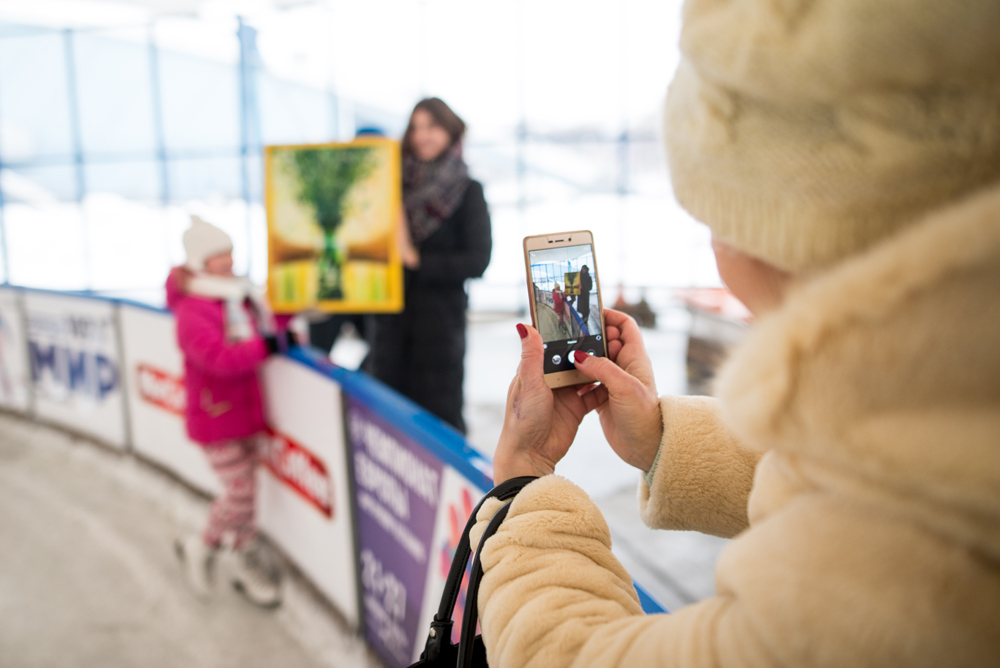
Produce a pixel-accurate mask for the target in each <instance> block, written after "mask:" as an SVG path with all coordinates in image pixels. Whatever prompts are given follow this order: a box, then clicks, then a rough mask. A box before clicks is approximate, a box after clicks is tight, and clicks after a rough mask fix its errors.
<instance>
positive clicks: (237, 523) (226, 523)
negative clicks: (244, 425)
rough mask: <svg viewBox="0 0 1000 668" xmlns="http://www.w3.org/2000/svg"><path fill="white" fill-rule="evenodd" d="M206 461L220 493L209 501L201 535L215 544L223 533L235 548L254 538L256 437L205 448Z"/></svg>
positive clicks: (208, 541)
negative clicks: (220, 489)
mask: <svg viewBox="0 0 1000 668" xmlns="http://www.w3.org/2000/svg"><path fill="white" fill-rule="evenodd" d="M204 450H205V454H206V455H207V456H208V463H209V464H211V466H212V469H213V470H214V471H215V473H216V475H218V476H219V481H220V482H221V483H222V494H221V495H220V496H219V497H218V498H217V499H216V500H215V501H214V502H213V503H212V509H211V510H210V511H209V514H208V526H206V527H205V532H204V533H203V534H202V537H203V538H204V540H205V544H206V545H210V546H211V547H219V545H220V544H221V543H222V539H223V537H224V536H225V535H226V534H227V533H231V534H233V547H234V548H235V549H239V548H241V547H243V546H244V545H247V544H248V543H251V542H253V540H254V539H255V538H256V537H257V527H256V526H255V525H254V521H253V514H254V501H255V498H256V492H257V483H256V471H257V439H256V438H254V437H252V436H251V437H249V438H244V439H240V440H237V441H228V442H226V443H225V444H224V445H218V446H212V447H206V448H205V449H204Z"/></svg>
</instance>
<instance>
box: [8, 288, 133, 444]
mask: <svg viewBox="0 0 1000 668" xmlns="http://www.w3.org/2000/svg"><path fill="white" fill-rule="evenodd" d="M24 305H25V314H26V318H27V324H28V328H27V329H28V358H29V363H30V367H31V378H32V382H33V383H34V389H35V412H36V414H37V415H38V416H39V417H41V418H44V419H46V420H51V421H52V422H55V423H58V424H61V425H63V426H65V427H68V428H70V429H73V430H75V431H78V432H81V433H84V434H87V435H89V436H93V437H95V438H97V439H99V440H101V441H103V442H105V443H107V444H109V445H113V446H116V447H119V448H123V449H124V448H125V446H126V443H127V440H126V439H127V435H126V430H125V405H124V404H125V400H124V396H123V393H122V370H121V369H120V367H119V361H118V332H117V329H116V327H115V305H114V304H112V303H111V302H106V301H100V300H97V299H88V298H86V297H75V296H63V295H54V294H45V293H41V292H31V291H29V292H26V293H25V294H24Z"/></svg>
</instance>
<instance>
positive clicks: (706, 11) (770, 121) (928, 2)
mask: <svg viewBox="0 0 1000 668" xmlns="http://www.w3.org/2000/svg"><path fill="white" fill-rule="evenodd" d="M684 14H685V15H684V28H683V31H682V34H681V50H682V52H683V60H682V62H681V65H680V67H679V68H678V71H677V74H676V77H675V79H674V81H673V83H672V84H671V86H670V91H669V93H668V96H667V104H666V110H665V137H666V145H667V154H668V160H669V164H670V171H671V179H672V181H673V185H674V192H675V194H676V196H677V199H678V201H679V202H680V203H681V205H682V206H684V207H685V208H686V209H687V210H688V211H690V212H691V214H692V215H693V216H694V217H695V218H697V219H698V220H701V221H702V222H704V223H705V224H707V225H708V226H709V227H710V228H711V229H712V232H713V235H715V236H716V237H717V238H718V239H720V240H721V241H724V242H726V243H728V244H730V245H731V246H734V247H736V248H738V249H740V250H742V251H744V252H746V253H748V254H750V255H753V256H755V257H758V258H760V259H763V260H765V261H767V262H769V263H771V264H774V265H775V266H777V267H779V268H781V269H785V270H788V271H793V272H800V271H812V270H817V269H822V268H824V267H827V266H830V265H833V264H835V263H837V262H839V261H840V260H842V259H844V258H846V257H848V256H850V255H852V254H854V253H857V252H859V251H861V250H863V249H865V248H867V247H869V246H871V245H872V244H874V243H875V242H877V241H878V240H880V239H882V238H884V237H887V236H889V235H891V234H893V233H894V232H895V231H897V230H899V229H900V228H902V227H905V226H907V225H910V224H911V223H914V222H916V221H917V220H918V219H920V218H921V217H922V215H923V214H925V213H927V212H929V211H930V210H932V209H935V208H937V207H940V206H942V205H945V204H947V203H949V202H951V201H952V200H956V199H958V198H960V197H961V196H963V195H965V194H968V193H971V192H972V191H974V190H977V189H979V188H981V187H983V186H986V185H988V184H990V183H992V182H996V181H998V180H1000V37H998V31H1000V2H986V1H976V0H953V1H949V2H941V1H940V0H885V1H883V2H871V1H870V0H836V1H834V0H781V1H780V2H774V1H773V0H766V1H765V0H732V1H730V2H718V1H717V0H688V1H687V4H686V5H685V10H684Z"/></svg>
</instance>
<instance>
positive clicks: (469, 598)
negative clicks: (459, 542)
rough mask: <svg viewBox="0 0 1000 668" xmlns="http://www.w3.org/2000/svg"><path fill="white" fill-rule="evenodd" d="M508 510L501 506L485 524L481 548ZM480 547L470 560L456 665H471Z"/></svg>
mask: <svg viewBox="0 0 1000 668" xmlns="http://www.w3.org/2000/svg"><path fill="white" fill-rule="evenodd" d="M508 511H510V504H509V503H508V504H507V505H505V506H503V507H502V508H500V510H498V511H497V512H496V514H494V515H493V517H492V518H491V519H490V523H489V524H487V525H486V531H484V532H483V537H482V538H481V539H480V541H479V547H480V548H482V546H483V544H484V543H485V542H486V539H487V538H489V537H491V536H492V535H493V534H495V533H496V532H497V529H499V528H500V525H501V524H502V523H503V521H504V519H506V517H507V512H508ZM481 556H482V549H478V550H476V558H475V559H474V560H473V561H472V574H471V575H469V589H468V594H467V595H466V597H465V614H464V615H462V635H461V636H460V637H459V640H458V666H459V668H461V667H462V666H471V665H472V643H473V641H474V640H475V639H476V622H478V621H479V583H480V581H481V580H482V579H483V564H482V562H481V561H480V557H481Z"/></svg>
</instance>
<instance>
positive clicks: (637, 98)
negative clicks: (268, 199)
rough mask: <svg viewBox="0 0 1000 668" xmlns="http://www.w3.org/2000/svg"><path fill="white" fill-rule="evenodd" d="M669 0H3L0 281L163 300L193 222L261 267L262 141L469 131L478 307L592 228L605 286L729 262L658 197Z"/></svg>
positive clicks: (699, 276) (260, 273)
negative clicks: (455, 128)
mask: <svg viewBox="0 0 1000 668" xmlns="http://www.w3.org/2000/svg"><path fill="white" fill-rule="evenodd" d="M679 19H680V3H679V2H676V3H675V2H654V1H652V0H620V1H619V2H615V3H608V2H598V1H596V0H572V1H570V0H545V1H544V2H534V1H532V2H529V1H527V0H505V1H503V2H501V1H499V0H483V1H479V2H468V1H462V0H365V1H364V2H351V1H346V0H310V1H302V0H243V1H237V0H204V1H203V0H128V1H124V0H119V1H116V2H98V1H91V0H32V1H31V2H23V1H18V0H5V1H0V243H2V253H0V265H2V266H0V276H2V278H3V279H4V280H5V281H6V282H9V283H14V284H20V285H27V286H37V287H45V288H54V289H64V290H65V289H71V290H85V289H90V290H101V291H113V292H117V293H125V294H128V296H132V297H138V298H148V299H150V300H152V301H158V300H159V294H160V289H161V287H162V284H163V280H164V277H165V276H166V273H167V271H168V269H169V267H170V266H172V265H175V264H178V263H180V262H181V261H182V260H183V249H182V247H181V234H182V232H183V230H184V229H185V228H186V227H187V225H188V214H189V213H197V214H199V215H201V216H202V217H204V218H206V219H207V220H210V221H212V222H214V223H216V224H218V225H220V226H221V227H223V228H225V229H226V230H227V231H228V232H229V233H230V234H231V235H232V236H233V238H234V241H235V243H236V270H237V271H238V272H246V273H249V275H250V276H251V277H252V278H253V279H254V280H255V281H256V282H260V283H262V282H263V281H264V280H265V278H266V272H267V266H266V258H267V250H266V223H265V219H264V207H263V201H262V197H263V193H262V161H261V147H262V146H263V145H266V144H290V143H311V142H326V141H336V140H349V139H351V138H352V137H353V136H354V132H355V130H356V129H357V128H360V127H366V126H377V127H380V128H382V129H384V130H385V132H386V133H387V134H388V135H389V136H392V137H399V136H400V135H401V134H402V131H403V129H404V126H405V123H406V120H407V118H408V115H409V112H410V110H411V109H412V107H413V104H414V103H415V102H416V101H417V100H419V99H420V98H422V97H425V96H431V95H433V96H438V97H441V98H442V99H444V100H445V101H446V102H448V103H449V104H450V105H451V106H452V107H453V108H454V109H455V110H456V112H457V113H458V114H459V115H461V116H462V117H463V118H464V119H465V121H466V122H467V123H468V125H469V134H468V138H467V141H466V158H467V160H468V162H469V165H470V170H471V172H472V174H473V176H474V177H475V178H477V179H479V180H481V181H482V182H483V183H484V185H485V186H486V196H487V200H488V202H489V205H490V208H491V212H492V216H493V236H494V246H493V248H494V250H493V260H492V262H491V264H490V267H489V269H488V271H487V272H486V275H485V277H484V279H483V280H482V281H476V282H474V284H473V285H472V286H471V308H472V309H473V310H474V311H504V312H513V311H521V312H523V311H524V309H525V308H526V305H527V303H526V292H525V287H524V286H525V283H524V262H523V255H522V250H521V239H522V237H524V236H525V235H528V234H538V233H543V232H553V231H560V230H570V229H590V230H592V231H593V232H594V235H595V240H596V249H597V254H598V261H599V263H600V269H601V277H602V281H603V291H604V294H605V299H606V300H608V301H609V302H610V301H613V300H614V298H615V296H616V295H617V293H618V291H619V286H624V287H625V295H626V297H627V298H628V299H629V300H630V301H633V302H634V301H636V300H637V299H638V297H639V295H640V294H642V295H645V296H647V299H648V300H649V302H650V303H651V304H653V305H654V308H655V307H656V306H657V305H663V304H668V303H670V302H671V301H672V300H673V296H674V295H675V291H676V289H677V288H689V287H714V286H718V285H719V284H720V283H719V278H718V275H717V273H716V271H715V263H714V259H713V257H712V254H711V249H710V246H709V235H708V232H707V229H705V228H703V227H702V226H701V225H699V224H697V223H695V222H694V221H693V220H692V219H691V218H690V217H689V216H687V214H686V213H685V212H684V211H683V210H681V209H680V207H679V206H678V205H677V204H676V202H675V200H674V199H673V196H672V194H671V191H670V184H669V180H668V176H667V173H666V167H665V164H664V158H663V151H662V148H661V138H660V134H661V133H660V108H661V105H662V100H663V97H664V95H665V93H666V89H667V84H668V82H669V80H670V78H671V77H672V75H673V71H674V69H675V67H676V65H677V61H678V57H679V54H678V50H677V38H678V30H679V22H680V21H679Z"/></svg>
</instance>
